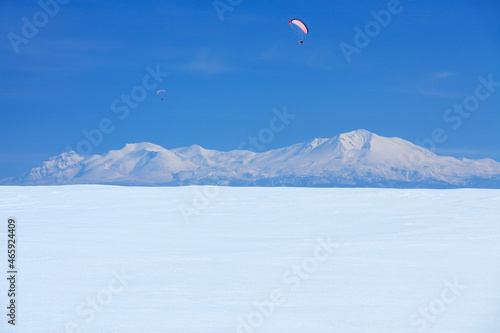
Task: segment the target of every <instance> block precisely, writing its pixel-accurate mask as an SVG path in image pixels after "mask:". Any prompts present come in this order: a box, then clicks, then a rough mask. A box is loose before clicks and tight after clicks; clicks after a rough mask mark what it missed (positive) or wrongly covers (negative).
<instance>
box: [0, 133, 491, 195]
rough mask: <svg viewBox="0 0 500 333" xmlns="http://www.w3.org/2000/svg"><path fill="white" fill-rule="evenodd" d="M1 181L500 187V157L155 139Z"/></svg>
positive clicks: (361, 141)
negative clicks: (222, 146) (170, 145)
mask: <svg viewBox="0 0 500 333" xmlns="http://www.w3.org/2000/svg"><path fill="white" fill-rule="evenodd" d="M0 183H1V184H5V185H55V184H115V185H174V186H178V185H238V186H242V185H243V186H256V185H257V186H302V187H304V186H330V187H332V186H341V187H351V186H357V187H427V188H429V187H430V188H436V187H438V188H447V187H481V188H482V187H485V188H500V163H498V162H495V161H494V160H491V159H482V160H468V159H462V160H459V159H456V158H452V157H445V156H438V155H436V154H434V153H432V152H430V151H428V150H426V149H424V148H422V147H419V146H416V145H414V144H412V143H411V142H408V141H405V140H403V139H400V138H387V137H383V136H379V135H376V134H374V133H371V132H368V131H366V130H357V131H353V132H349V133H344V134H340V135H337V136H335V137H333V138H329V139H324V138H316V139H313V140H310V141H307V142H303V143H298V144H295V145H292V146H289V147H286V148H281V149H275V150H269V151H265V152H259V153H256V152H251V151H245V150H233V151H230V152H221V151H217V150H208V149H204V148H202V147H200V146H196V145H194V146H191V147H187V148H177V149H172V150H168V149H165V148H163V147H161V146H158V145H155V144H151V143H136V144H128V145H126V146H125V147H124V148H123V149H121V150H112V151H109V152H108V153H106V154H104V155H93V156H86V157H84V156H80V155H78V154H77V153H75V152H66V153H64V154H61V155H59V156H56V157H53V158H51V159H50V160H48V161H46V162H44V163H42V164H41V165H40V166H38V167H35V168H33V169H32V170H31V171H30V172H28V173H26V174H23V175H19V176H17V177H12V178H9V179H4V180H2V181H1V182H0Z"/></svg>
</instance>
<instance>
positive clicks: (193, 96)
mask: <svg viewBox="0 0 500 333" xmlns="http://www.w3.org/2000/svg"><path fill="white" fill-rule="evenodd" d="M221 1H222V2H225V3H227V2H228V0H221ZM49 2H50V0H49ZM235 2H237V1H236V0H233V3H235ZM390 2H391V1H387V0H382V1H378V0H377V1H361V0H345V1H344V0H337V1H334V0H331V1H314V0H313V1H304V0H300V1H296V0H283V1H281V0H280V1H268V0H245V1H242V2H241V4H239V5H237V6H235V7H234V8H233V10H232V11H227V12H225V13H224V20H223V21H221V20H220V19H219V16H218V14H217V12H216V10H215V8H214V6H213V2H212V0H197V1H189V0H183V1H159V0H158V1H156V0H148V1H146V0H141V1H139V0H135V1H132V0H125V1H117V2H114V1H113V2H111V1H97V0H92V1H91V0H89V1H79V0H71V1H69V2H68V3H67V4H64V5H59V7H60V8H59V12H58V13H57V14H56V15H55V16H54V17H50V18H49V19H48V20H47V22H43V19H44V17H43V15H38V16H37V15H36V14H37V13H38V12H40V10H42V9H41V7H40V5H39V3H38V2H36V1H24V0H3V1H2V2H1V4H0V31H1V35H2V39H1V43H0V60H1V61H0V72H1V81H0V85H1V86H0V88H1V90H0V110H1V116H2V118H1V122H0V133H1V134H0V135H1V138H2V145H1V146H0V158H1V161H2V163H1V167H0V178H4V177H9V176H13V175H16V174H19V173H21V172H24V171H27V170H29V169H30V168H31V167H33V166H35V165H37V164H38V163H39V162H41V161H43V160H45V159H46V158H48V157H50V156H54V155H57V154H59V153H61V152H63V151H64V150H66V147H67V146H68V145H69V146H72V147H76V146H77V144H78V143H79V142H81V140H84V139H85V136H84V135H83V134H82V130H89V131H90V130H92V129H95V128H98V127H99V123H100V121H101V120H102V119H105V118H108V119H110V120H111V121H112V123H113V126H114V130H113V132H112V133H109V134H104V138H103V141H102V143H101V144H99V145H97V146H95V147H93V150H92V153H96V154H101V153H104V152H106V151H108V150H110V149H121V148H122V147H123V146H124V145H125V144H126V143H131V142H152V143H156V144H159V145H161V146H163V147H165V148H176V147H182V146H189V145H192V144H198V145H201V146H203V147H205V148H213V149H219V150H231V149H235V148H236V147H237V146H238V145H239V144H240V143H241V142H242V141H243V140H245V139H246V138H247V136H248V135H257V134H258V133H259V131H260V130H261V129H262V128H265V127H268V126H269V122H270V120H271V119H272V118H273V113H272V110H273V109H274V108H278V109H282V108H283V107H284V106H286V107H287V110H288V112H289V113H292V114H294V115H297V117H296V118H295V119H294V120H292V121H291V123H290V124H289V125H288V126H287V127H286V129H285V130H284V131H282V132H280V133H276V135H275V137H274V140H273V141H272V142H270V143H267V144H266V145H265V149H266V150H267V149H273V148H279V147H284V146H288V145H291V144H293V143H297V142H302V141H305V140H308V139H312V138H315V137H332V136H334V135H336V134H339V133H343V132H347V131H351V130H355V129H359V128H363V129H366V130H369V131H372V132H374V133H377V134H379V135H383V136H398V137H401V138H404V139H406V140H409V141H412V142H415V140H423V139H428V138H431V133H432V131H433V130H434V129H435V128H442V129H443V130H444V131H445V133H446V135H447V136H448V138H447V140H446V141H445V142H443V143H439V144H437V148H438V150H437V151H436V152H437V153H439V154H446V155H452V156H456V157H468V158H482V157H491V158H494V159H496V160H498V161H500V131H499V124H500V88H496V91H495V92H494V93H493V94H492V95H491V96H490V97H489V98H487V99H486V100H484V101H480V105H479V108H478V110H477V111H475V112H474V113H472V114H471V116H470V117H469V118H466V119H463V121H462V124H461V125H460V126H458V128H457V129H453V128H452V126H453V125H457V123H456V122H455V121H454V122H448V123H447V122H445V121H444V120H443V115H444V114H445V112H446V110H447V109H449V108H452V107H453V105H454V104H455V103H462V102H463V101H464V99H465V98H466V97H468V96H473V95H474V94H475V90H476V87H477V86H478V85H479V83H480V82H479V81H478V79H477V78H478V76H480V75H482V76H483V77H485V78H487V77H488V75H489V74H492V76H493V80H495V81H497V82H499V81H500V20H499V19H498V18H499V17H500V2H499V1H498V0H482V1H475V0H474V1H472V0H444V1H434V0H418V1H416V0H413V1H409V0H401V6H402V8H403V9H402V11H401V12H400V13H398V14H393V15H392V20H391V22H390V23H389V24H388V25H387V27H385V28H382V29H381V31H380V33H379V34H378V35H376V36H374V37H373V38H372V40H371V42H370V44H369V45H368V46H367V47H365V48H363V49H360V52H359V54H353V55H352V59H351V60H352V61H351V63H348V62H347V61H346V59H345V57H344V55H343V53H342V51H341V49H340V47H339V45H340V44H341V43H342V42H345V43H348V44H351V45H354V37H355V31H354V28H355V27H356V26H357V27H360V28H361V29H364V28H365V26H366V24H367V23H369V22H370V21H373V20H374V19H373V17H372V16H371V14H370V12H371V11H380V10H382V9H386V8H387V6H388V4H389V3H390ZM33 15H35V16H36V18H37V19H38V20H42V21H39V24H40V28H39V31H38V33H37V34H36V36H33V37H30V38H26V40H25V41H27V42H26V43H22V44H19V45H18V49H19V50H18V51H19V52H17V53H16V52H15V51H14V48H13V47H12V43H11V39H12V36H13V35H12V34H10V35H9V33H13V34H16V35H17V36H20V37H23V32H22V28H23V25H24V24H25V23H24V22H23V20H22V18H23V17H26V18H27V19H28V21H29V22H32V21H33ZM47 17H48V16H47ZM295 17H297V18H300V19H302V20H303V21H304V22H306V23H307V25H308V26H309V29H310V33H309V35H308V36H306V38H305V39H304V44H303V45H300V44H299V43H298V38H297V36H296V35H294V32H293V31H292V30H291V29H290V27H289V26H288V21H289V20H290V19H292V18H295ZM40 22H41V23H40ZM25 30H26V29H25ZM9 36H10V37H9ZM23 38H24V37H23ZM157 64H159V66H160V68H161V71H164V72H169V73H170V75H169V76H168V77H167V78H165V79H164V80H163V82H162V83H161V84H160V85H159V86H158V88H157V89H165V90H166V93H165V94H164V95H163V97H164V100H163V101H162V100H161V99H160V98H159V97H158V96H157V95H156V90H157V89H154V91H149V92H148V95H147V97H146V99H145V100H144V101H141V102H140V103H138V106H137V107H136V108H135V109H132V110H131V112H130V114H129V116H128V117H126V118H125V119H120V118H119V116H120V115H122V113H114V112H113V111H112V108H111V104H112V103H113V101H115V100H116V99H120V98H121V95H122V94H130V93H131V90H132V89H134V88H135V87H137V86H138V85H142V81H143V78H144V77H145V75H146V74H147V71H146V69H145V68H146V67H147V66H151V67H153V68H154V67H156V65H157ZM151 82H152V81H150V83H151ZM484 91H486V90H484V89H483V90H482V92H484ZM123 105H124V104H123V103H122V104H117V105H115V106H123ZM449 116H455V117H456V114H453V115H452V114H449ZM457 121H458V120H457Z"/></svg>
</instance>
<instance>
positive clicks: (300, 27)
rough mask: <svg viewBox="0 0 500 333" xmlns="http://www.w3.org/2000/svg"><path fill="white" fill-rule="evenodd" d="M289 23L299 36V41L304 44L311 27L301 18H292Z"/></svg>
mask: <svg viewBox="0 0 500 333" xmlns="http://www.w3.org/2000/svg"><path fill="white" fill-rule="evenodd" d="M288 24H289V25H290V27H291V28H292V30H293V31H294V32H295V33H296V34H297V36H298V37H299V43H300V44H304V42H303V41H302V39H304V36H305V35H307V34H308V33H309V29H308V28H307V25H306V24H305V23H304V22H302V21H301V20H299V19H293V20H290V21H288Z"/></svg>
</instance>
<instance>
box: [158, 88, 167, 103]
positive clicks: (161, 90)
mask: <svg viewBox="0 0 500 333" xmlns="http://www.w3.org/2000/svg"><path fill="white" fill-rule="evenodd" d="M161 92H165V90H163V89H160V90H158V91H157V92H156V94H157V95H159V94H160V93H161ZM161 100H162V101H163V97H162V98H161Z"/></svg>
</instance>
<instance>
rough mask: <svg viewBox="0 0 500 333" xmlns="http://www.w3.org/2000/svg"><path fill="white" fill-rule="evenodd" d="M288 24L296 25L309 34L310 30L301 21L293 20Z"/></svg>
mask: <svg viewBox="0 0 500 333" xmlns="http://www.w3.org/2000/svg"><path fill="white" fill-rule="evenodd" d="M288 23H290V24H295V25H296V26H297V27H299V28H300V29H301V30H302V31H303V32H304V33H305V34H307V33H309V29H308V28H307V25H306V24H305V23H304V22H302V21H301V20H299V19H293V20H290V21H289V22H288Z"/></svg>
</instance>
